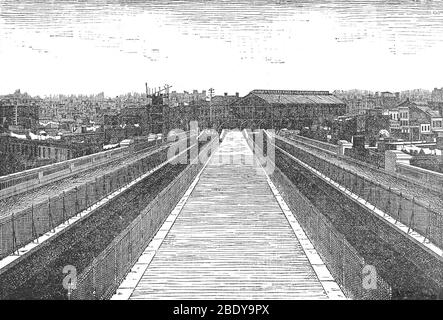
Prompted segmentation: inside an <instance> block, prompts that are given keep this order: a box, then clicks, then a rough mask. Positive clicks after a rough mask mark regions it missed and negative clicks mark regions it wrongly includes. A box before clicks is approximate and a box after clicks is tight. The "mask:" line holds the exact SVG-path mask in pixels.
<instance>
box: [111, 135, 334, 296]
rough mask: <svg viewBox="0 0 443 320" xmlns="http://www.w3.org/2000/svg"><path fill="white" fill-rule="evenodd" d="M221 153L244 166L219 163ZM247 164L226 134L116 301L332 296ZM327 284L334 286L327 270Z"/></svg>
mask: <svg viewBox="0 0 443 320" xmlns="http://www.w3.org/2000/svg"><path fill="white" fill-rule="evenodd" d="M221 155H224V156H226V155H227V156H231V155H232V156H234V155H236V156H241V157H242V158H243V160H244V161H243V163H238V161H236V162H234V163H230V164H227V163H226V161H223V162H225V163H220V161H219V158H220V156H221ZM225 159H226V158H225ZM252 160H253V154H252V152H251V150H250V149H249V147H248V145H247V143H246V140H245V138H244V137H243V136H242V134H241V133H239V132H237V133H235V132H230V133H228V135H227V136H226V138H225V139H224V140H223V142H222V143H221V145H220V147H219V149H218V150H217V151H216V152H215V153H214V155H213V156H212V158H211V159H210V160H209V162H208V164H207V166H206V167H205V169H204V170H203V172H202V174H201V175H200V178H199V180H198V181H197V182H196V185H195V188H194V189H193V190H192V193H190V195H189V197H188V198H187V200H184V201H182V202H183V203H182V208H181V211H180V212H179V213H178V214H177V215H176V216H175V217H174V218H171V219H168V221H169V224H170V225H172V227H171V228H170V230H165V229H164V228H162V230H160V232H159V233H158V236H160V238H162V239H159V238H158V237H157V239H155V240H153V242H155V241H158V243H157V246H158V249H157V250H153V249H152V248H153V246H152V245H150V246H149V247H148V248H147V249H146V251H145V254H144V255H142V256H141V258H140V260H139V262H138V263H137V264H136V265H135V266H134V267H133V270H132V271H131V273H130V274H129V275H128V276H127V279H126V280H125V281H123V283H122V284H121V286H120V288H119V290H118V291H117V293H116V295H114V297H113V299H119V298H120V299H328V298H331V295H330V292H329V291H330V290H325V286H324V285H323V284H322V283H323V282H322V281H320V280H321V279H319V273H318V272H315V271H314V268H313V266H312V265H311V263H310V259H308V256H307V255H306V253H305V250H304V248H303V247H302V245H301V242H304V243H306V241H307V242H308V243H309V240H307V239H304V240H303V241H299V240H298V239H297V237H296V234H295V232H294V230H293V229H292V227H291V224H290V223H289V222H288V219H287V217H286V216H285V214H284V211H283V210H282V208H281V207H280V205H279V202H278V201H277V199H276V197H275V195H274V193H273V191H272V189H271V188H270V185H269V183H268V179H267V176H266V174H265V172H264V170H263V169H262V168H257V167H256V166H255V165H254V164H253V161H252ZM168 221H167V223H168ZM167 223H166V224H167ZM168 228H169V227H168ZM162 233H163V235H162ZM309 244H310V243H309ZM154 246H155V243H154ZM310 252H311V253H312V252H314V256H315V258H316V260H319V261H320V264H322V262H321V259H320V258H319V257H318V255H316V252H315V250H313V249H312V247H311V249H310ZM311 260H312V258H311ZM323 267H324V265H323ZM323 269H326V268H323ZM328 275H329V278H328ZM320 278H322V276H320ZM326 278H327V280H329V283H331V281H330V280H332V279H331V278H330V274H329V272H327V269H326ZM333 283H335V282H333ZM336 288H338V287H336ZM333 290H334V289H333ZM327 291H328V292H327ZM337 292H338V296H342V294H341V291H340V290H339V289H338V290H337V289H335V293H336V295H335V296H332V297H333V298H337Z"/></svg>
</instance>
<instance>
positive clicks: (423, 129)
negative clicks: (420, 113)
mask: <svg viewBox="0 0 443 320" xmlns="http://www.w3.org/2000/svg"><path fill="white" fill-rule="evenodd" d="M420 129H421V132H430V131H431V125H430V124H422V125H420Z"/></svg>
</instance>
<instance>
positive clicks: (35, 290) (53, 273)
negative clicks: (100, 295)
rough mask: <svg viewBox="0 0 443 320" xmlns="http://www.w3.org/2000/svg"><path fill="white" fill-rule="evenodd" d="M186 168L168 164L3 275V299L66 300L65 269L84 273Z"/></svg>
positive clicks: (0, 295)
mask: <svg viewBox="0 0 443 320" xmlns="http://www.w3.org/2000/svg"><path fill="white" fill-rule="evenodd" d="M185 167H186V165H171V164H166V165H165V166H164V167H162V168H160V169H158V170H157V171H155V172H154V173H153V174H151V175H150V176H149V178H147V179H144V180H143V181H141V182H140V183H138V184H137V185H136V186H134V187H132V188H131V189H129V190H128V191H127V192H125V193H123V194H121V195H120V196H118V197H117V198H116V199H113V200H112V201H110V202H109V203H108V204H106V205H104V206H103V207H101V208H99V209H98V210H96V211H95V212H94V213H93V214H91V215H90V216H88V217H87V218H85V219H84V220H82V221H79V222H78V223H77V224H75V225H73V226H72V228H70V229H69V230H68V231H67V232H65V233H63V234H61V235H60V236H58V237H57V239H56V240H55V241H52V242H50V243H49V244H48V245H46V246H44V247H43V248H41V249H40V250H38V251H37V252H35V253H33V254H31V255H30V256H29V257H28V258H27V259H25V260H24V261H23V262H21V263H20V264H17V265H16V266H14V267H12V268H11V269H9V270H7V271H6V272H5V273H4V274H2V275H1V276H0V299H66V298H67V291H66V290H65V289H64V288H63V286H62V283H63V278H64V277H65V274H63V273H62V270H63V268H64V267H65V266H67V265H72V266H75V268H76V270H77V274H79V273H81V272H82V270H83V269H84V268H85V267H86V266H88V265H89V264H90V263H91V261H92V260H93V259H94V257H96V256H98V255H99V254H100V253H101V252H102V251H103V250H104V249H105V248H106V246H107V245H108V244H109V243H110V242H111V241H112V240H113V239H114V238H115V237H116V236H117V235H118V234H119V233H120V232H121V231H122V230H124V228H125V227H126V226H127V225H129V223H131V221H133V220H134V219H135V218H136V217H137V216H138V215H139V214H140V210H141V208H143V207H145V206H147V205H148V204H149V202H150V201H152V199H154V198H155V196H156V195H157V194H158V193H160V192H161V190H163V189H164V188H165V187H166V186H167V185H168V184H169V183H170V182H171V181H172V180H173V179H174V177H176V176H177V175H178V174H179V173H180V172H181V171H182V170H183V169H184V168H185Z"/></svg>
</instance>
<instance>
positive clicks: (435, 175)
mask: <svg viewBox="0 0 443 320" xmlns="http://www.w3.org/2000/svg"><path fill="white" fill-rule="evenodd" d="M395 167H396V172H397V173H399V174H402V175H405V176H408V177H410V178H412V179H415V180H417V181H420V182H424V183H427V184H430V185H432V186H434V187H436V188H438V190H440V191H443V173H440V172H435V171H431V170H427V169H423V168H420V167H416V166H411V165H408V164H403V163H397V164H396V166H395Z"/></svg>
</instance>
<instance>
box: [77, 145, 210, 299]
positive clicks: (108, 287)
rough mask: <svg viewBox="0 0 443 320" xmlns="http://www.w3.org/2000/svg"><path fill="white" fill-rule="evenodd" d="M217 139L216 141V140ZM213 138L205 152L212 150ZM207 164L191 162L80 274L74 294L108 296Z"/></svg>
mask: <svg viewBox="0 0 443 320" xmlns="http://www.w3.org/2000/svg"><path fill="white" fill-rule="evenodd" d="M214 142H215V141H214ZM212 143H213V142H212V141H211V142H210V143H208V145H207V146H205V149H204V150H202V152H206V151H208V148H209V150H210V148H211V144H212ZM202 166H203V164H201V163H198V164H190V165H189V166H188V167H187V168H186V169H185V170H184V171H183V172H182V173H181V174H180V175H179V176H177V177H176V178H175V179H174V181H172V182H171V183H170V184H169V185H168V187H166V188H165V189H164V190H163V191H162V192H160V194H159V195H158V196H157V197H156V198H155V199H154V200H153V201H152V202H151V203H150V204H149V205H148V206H147V207H146V208H145V209H144V210H143V211H142V212H141V213H140V215H139V216H138V217H137V218H136V219H135V220H134V221H133V222H131V224H130V225H129V226H128V227H127V228H126V229H125V230H124V231H123V232H122V233H120V235H119V236H118V237H117V238H116V239H114V240H113V241H112V243H111V244H110V245H109V246H108V247H107V248H106V249H105V250H104V251H103V252H102V253H101V254H100V255H99V256H98V257H96V258H95V259H94V260H93V262H92V263H91V264H90V265H89V266H88V267H86V268H85V269H84V270H83V271H82V272H81V274H79V276H78V279H77V283H76V289H75V290H73V292H72V298H73V299H76V300H95V299H108V298H110V297H111V296H112V294H113V293H114V292H115V290H116V289H117V288H118V286H119V285H120V283H121V281H122V280H123V279H124V278H125V277H126V275H127V274H128V272H129V271H130V269H131V268H132V266H133V265H134V264H135V262H136V261H137V260H138V258H139V257H140V255H141V254H142V253H143V251H144V250H145V248H146V247H147V245H148V244H149V242H150V241H151V240H152V238H153V236H154V235H155V233H156V232H157V230H158V229H159V228H160V227H161V225H162V224H163V222H164V221H165V220H166V218H167V217H168V215H169V214H170V212H171V211H172V210H173V208H174V207H175V205H176V204H177V203H178V202H179V200H180V199H181V197H182V196H183V194H184V193H185V192H186V190H187V189H188V187H189V185H190V184H191V183H192V181H193V180H194V179H195V176H196V175H197V174H198V172H199V171H200V170H201V168H202Z"/></svg>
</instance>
